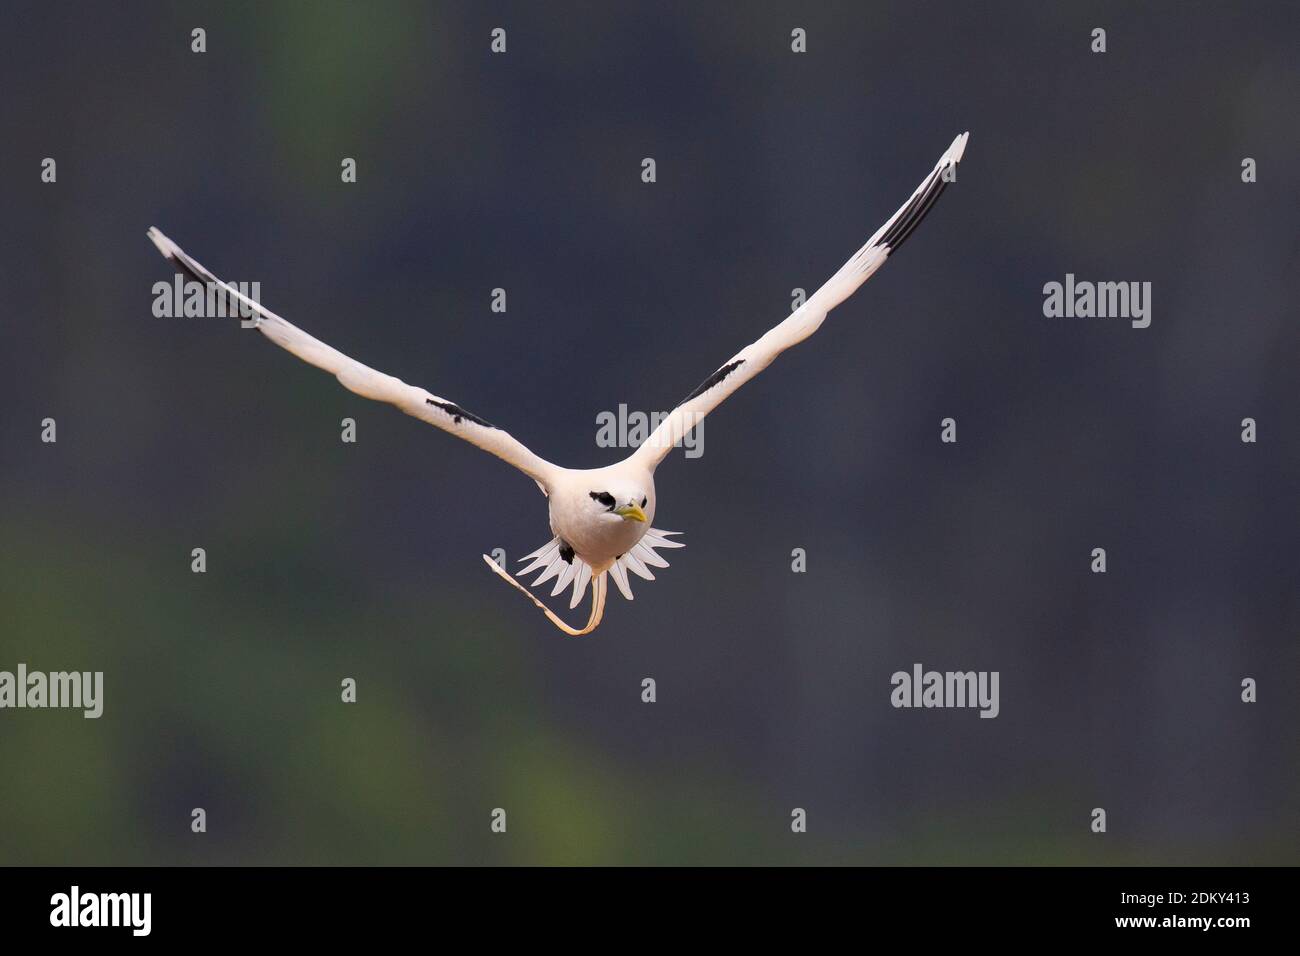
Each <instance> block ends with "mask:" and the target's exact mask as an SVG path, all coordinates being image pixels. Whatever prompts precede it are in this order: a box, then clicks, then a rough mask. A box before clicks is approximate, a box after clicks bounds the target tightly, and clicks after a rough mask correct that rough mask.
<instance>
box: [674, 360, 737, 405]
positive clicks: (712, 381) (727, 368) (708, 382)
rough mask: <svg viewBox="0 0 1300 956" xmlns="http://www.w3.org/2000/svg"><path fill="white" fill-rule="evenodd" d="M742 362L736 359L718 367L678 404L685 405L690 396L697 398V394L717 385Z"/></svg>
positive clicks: (701, 393) (699, 394)
mask: <svg viewBox="0 0 1300 956" xmlns="http://www.w3.org/2000/svg"><path fill="white" fill-rule="evenodd" d="M744 364H745V360H744V359H736V361H734V362H728V363H727V364H726V365H724V366H722V368H720V369H718V370H717V371H716V372H714V373H713V374H712V375H710V376H709V377H708V378H706V379H705V380H704V381H702V382H700V384H699V385H697V386H696V387H695V391H693V392H691V394H689V395H687V396H686V397H685V398H683V399H682V400H681V401H680V402H678V403H677V404H678V406H682V405H685V404H686V403H687V402H689V401H690V400H691V399H692V398H698V397H699V396H701V395H703V394H704V393H705V392H707V391H708V390H709V389H711V388H712V387H713V386H714V385H717V384H718V383H719V382H721V381H722V380H723V379H724V378H726V377H727V376H728V375H730V374H731V373H732V372H734V371H735V370H736V369H738V368H740V366H742V365H744Z"/></svg>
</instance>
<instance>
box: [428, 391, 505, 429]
mask: <svg viewBox="0 0 1300 956" xmlns="http://www.w3.org/2000/svg"><path fill="white" fill-rule="evenodd" d="M424 403H425V404H426V405H432V406H434V407H435V408H441V409H442V410H443V411H444V412H446V413H447V414H448V415H450V416H451V420H452V421H454V422H455V423H456V424H457V425H459V424H460V423H461V419H468V420H469V421H471V422H473V423H474V424H475V425H481V426H483V427H484V428H496V426H495V425H493V424H492V423H491V422H485V421H484V420H483V419H481V418H479V417H478V416H477V415H474V414H472V413H470V412H467V411H465V409H463V408H461V407H460V406H459V405H457V404H455V403H454V402H439V401H435V400H434V399H432V398H426V399H425V400H424Z"/></svg>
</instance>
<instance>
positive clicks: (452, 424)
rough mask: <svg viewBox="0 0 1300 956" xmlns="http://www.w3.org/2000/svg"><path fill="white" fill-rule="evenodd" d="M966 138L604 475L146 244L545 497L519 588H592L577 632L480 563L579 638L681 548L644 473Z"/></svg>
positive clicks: (858, 277) (860, 272)
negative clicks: (539, 535)
mask: <svg viewBox="0 0 1300 956" xmlns="http://www.w3.org/2000/svg"><path fill="white" fill-rule="evenodd" d="M969 136H970V134H969V133H962V134H961V135H960V136H958V137H957V138H956V139H954V140H953V141H952V145H951V146H949V147H948V150H947V152H945V153H944V154H943V156H942V157H941V158H940V159H939V162H938V163H936V164H935V166H934V168H933V169H932V170H931V171H930V174H929V175H928V176H926V177H925V179H924V180H923V181H922V182H921V185H919V186H918V187H917V188H916V190H915V192H913V193H912V195H911V197H910V198H909V199H908V200H907V202H905V203H904V204H903V205H902V207H901V208H900V209H899V210H898V211H897V212H896V213H894V214H893V215H892V216H891V217H890V218H889V220H888V221H887V222H886V223H885V224H884V225H883V226H881V227H880V228H879V229H878V230H876V232H875V234H874V235H872V237H871V238H870V239H868V240H867V242H866V244H865V245H863V246H862V248H861V249H859V250H858V251H857V252H855V253H854V254H853V256H852V258H850V259H849V260H848V261H847V262H846V263H844V265H843V266H841V267H840V269H839V271H837V272H836V273H835V274H834V275H833V276H831V277H830V279H828V280H827V281H826V283H825V284H824V285H822V287H821V288H820V289H818V290H817V291H816V292H815V293H813V295H812V296H811V297H810V298H808V300H807V301H805V302H804V303H803V304H802V305H801V306H799V308H798V309H796V310H795V311H794V312H792V313H791V314H790V316H789V317H788V318H786V319H785V321H783V322H781V323H780V324H779V325H777V326H775V327H773V328H771V329H769V330H768V331H767V332H766V333H765V334H764V335H763V336H762V337H761V338H760V339H758V340H757V341H756V342H753V343H751V344H750V345H747V346H745V347H744V348H743V349H741V350H740V351H739V352H737V353H736V354H735V355H733V356H732V357H731V358H730V359H728V360H727V361H726V362H724V363H723V364H722V365H721V366H720V367H719V368H718V369H717V371H715V372H714V373H713V374H711V375H710V376H709V377H708V378H706V379H705V380H704V381H703V382H701V383H700V384H699V386H697V387H696V389H695V390H694V391H693V392H691V393H690V394H689V395H687V396H686V398H684V399H683V400H682V401H681V402H680V403H679V404H678V405H677V407H676V408H674V409H673V410H672V411H671V412H670V413H669V414H668V415H667V416H666V417H665V418H664V419H663V420H662V421H661V422H660V424H659V426H658V427H657V428H656V429H655V430H654V431H653V432H652V433H651V434H650V436H649V437H648V438H647V439H646V441H645V442H643V443H642V444H641V445H640V447H638V448H637V449H636V450H635V451H634V452H633V453H632V454H631V455H629V456H628V457H627V458H625V459H624V460H623V461H621V462H619V463H617V464H614V465H609V466H607V467H604V468H586V469H579V468H562V467H560V466H559V465H555V464H552V463H551V462H549V461H547V460H546V459H544V458H540V457H538V456H537V455H536V454H534V453H533V452H532V451H530V450H529V449H528V448H526V447H525V446H524V445H523V444H522V443H520V442H519V441H517V440H516V439H515V438H514V437H513V436H511V435H510V433H509V432H507V431H505V430H504V429H501V428H498V427H497V426H495V425H493V424H491V423H489V422H487V421H485V420H484V419H482V418H479V417H478V416H477V415H473V414H471V413H470V412H467V411H465V409H464V408H462V407H461V406H459V405H457V404H456V403H455V402H452V401H450V400H448V399H445V398H441V397H439V396H437V395H434V394H433V393H432V392H428V391H425V390H424V389H423V388H418V387H416V386H414V385H407V384H406V383H405V382H403V381H402V380H401V379H398V378H394V377H393V376H391V375H386V374H384V373H383V372H379V371H376V370H375V369H372V368H369V367H367V366H365V365H362V364H361V363H360V362H358V361H356V360H355V359H352V358H349V357H348V356H346V355H344V354H343V353H342V352H340V351H338V350H337V349H334V348H331V347H330V346H328V345H326V344H325V343H324V342H321V341H320V340H319V339H315V338H313V337H312V336H310V335H308V334H307V333H306V332H304V331H302V330H301V329H299V328H298V327H297V326H296V325H292V324H290V323H289V322H287V321H285V320H284V319H282V318H280V316H278V315H276V314H275V313H274V312H271V311H270V310H269V309H267V308H265V307H264V306H262V305H261V304H260V303H258V302H255V301H253V300H252V299H250V298H249V297H248V296H246V295H244V294H243V293H242V292H240V291H239V290H238V289H237V288H235V287H234V286H232V285H229V284H227V283H225V282H222V281H221V280H220V279H218V278H217V277H216V276H214V275H213V274H212V273H211V272H209V271H208V270H207V269H205V268H204V267H203V266H202V265H200V264H199V263H198V262H197V261H196V260H195V259H193V258H192V257H191V256H189V255H187V254H186V253H185V252H184V251H183V250H182V249H181V248H180V246H178V245H176V243H174V242H172V241H171V240H170V239H168V238H167V237H166V236H165V235H163V234H162V232H160V231H159V230H158V229H156V228H150V229H149V232H148V235H149V238H150V239H152V240H153V242H154V245H156V246H157V247H158V250H159V251H160V252H161V253H162V254H163V255H164V256H166V257H167V259H169V260H171V261H172V262H173V263H174V264H175V265H176V266H177V267H179V268H180V269H182V270H184V271H185V272H186V273H188V274H189V275H190V276H191V277H192V278H193V279H195V280H197V281H198V282H200V283H204V284H208V283H211V284H214V285H215V287H216V288H218V289H222V290H224V291H225V294H226V295H227V296H231V297H233V298H234V299H236V300H237V301H239V302H241V303H243V305H244V306H245V307H246V310H251V311H252V314H253V316H254V322H255V325H256V327H257V328H258V329H260V330H261V331H262V334H263V335H265V336H266V337H267V338H269V339H270V340H271V341H272V342H274V343H276V344H277V345H279V346H281V347H282V348H285V349H287V350H289V351H290V352H292V353H293V354H294V355H296V356H298V358H300V359H302V360H303V361H304V362H308V363H310V364H312V365H315V366H316V367H317V368H322V369H324V370H325V371H327V372H330V373H331V374H333V375H334V376H335V377H337V378H338V380H339V381H340V382H341V383H343V386H344V387H345V388H347V389H349V390H351V391H353V392H355V393H356V394H358V395H361V396H363V397H364V398H370V399H374V400H376V401H380V402H388V403H389V404H391V405H396V406H397V407H398V408H400V409H401V410H402V411H404V412H406V413H407V414H408V415H412V416H414V417H416V418H419V419H421V420H422V421H426V422H428V423H429V424H430V425H436V426H437V427H438V428H441V429H443V430H444V431H448V432H451V433H452V434H453V435H456V436H457V437H459V438H463V439H465V440H466V441H468V442H470V443H471V444H474V445H477V446H478V447H479V448H482V449H483V450H484V451H487V452H490V453H492V454H493V455H496V456H497V457H498V458H500V459H502V460H503V461H506V462H508V463H509V464H511V465H514V466H515V467H516V468H518V469H519V470H520V471H522V472H523V473H524V474H526V475H527V476H528V477H530V478H532V479H533V480H534V481H535V482H536V483H537V486H538V488H540V489H541V491H542V494H544V495H545V496H546V499H547V503H548V505H549V510H550V525H551V533H552V534H553V535H554V537H552V538H551V540H550V541H548V542H547V543H546V544H544V545H543V546H542V547H540V548H538V549H537V550H536V551H534V552H532V553H531V554H528V555H525V556H524V557H523V558H522V559H520V560H522V561H527V562H529V563H528V565H527V566H526V567H524V568H522V569H521V570H520V571H519V572H518V576H519V577H524V576H525V575H529V574H532V573H533V572H534V571H540V572H541V574H540V575H539V576H538V577H537V579H536V580H535V581H533V584H532V586H533V587H536V586H538V585H540V584H543V583H545V582H546V581H548V580H550V579H551V578H555V579H556V580H555V585H554V588H553V589H552V591H551V596H552V597H555V596H557V595H559V594H560V593H561V592H562V591H563V590H564V589H565V588H567V587H569V586H570V585H572V587H573V596H572V598H571V600H570V601H569V608H570V609H573V608H576V607H577V606H578V604H579V603H580V602H581V601H582V598H583V596H584V595H585V593H586V591H587V586H588V585H590V586H591V592H592V602H591V614H590V616H589V617H588V620H587V623H586V625H585V626H583V627H582V628H574V627H570V626H569V625H568V624H566V623H565V622H564V621H563V620H562V619H561V618H560V617H559V616H558V615H557V614H555V613H554V612H553V611H552V610H551V609H550V608H548V607H547V606H546V605H545V604H543V603H542V602H541V601H540V600H539V599H538V598H537V597H535V596H534V595H533V593H532V592H531V591H529V590H528V588H526V587H525V586H524V585H522V584H520V583H519V581H518V580H516V578H515V577H514V576H512V575H511V574H510V573H509V572H507V571H506V570H504V569H503V568H501V567H500V566H499V565H498V564H497V563H496V562H495V561H493V560H492V558H490V557H489V556H488V555H486V554H485V555H483V560H484V561H486V562H487V565H488V567H489V568H491V569H492V571H493V572H494V573H496V574H497V575H499V576H500V577H502V578H503V579H505V580H506V581H507V582H508V583H509V584H510V585H511V586H513V587H514V588H516V589H518V590H519V591H520V592H521V593H522V594H524V595H525V596H527V597H528V598H529V599H530V600H531V601H532V602H533V603H534V604H535V605H537V607H538V608H540V609H541V610H542V612H543V613H545V614H546V616H547V618H548V619H549V620H550V621H551V622H552V623H553V624H554V625H555V626H556V627H558V628H559V629H560V630H562V631H563V632H564V633H566V634H570V635H573V636H574V637H579V636H581V635H583V634H589V633H591V632H592V631H594V630H595V629H596V627H597V625H599V624H600V621H601V618H602V617H603V616H604V613H605V596H606V591H607V590H608V587H609V584H608V582H609V580H610V579H613V581H614V584H615V585H617V587H618V589H619V591H620V592H622V594H623V596H624V597H625V598H627V599H628V600H629V601H630V600H632V589H631V586H630V584H629V580H628V573H629V572H631V573H632V574H635V575H637V576H638V577H640V578H644V579H645V580H647V581H653V580H654V572H652V571H651V570H650V569H651V568H652V567H653V568H666V567H668V562H667V561H666V560H664V558H663V557H662V556H660V554H659V553H658V552H659V551H662V550H665V549H670V548H681V547H684V545H683V544H682V542H680V541H676V540H673V537H674V535H676V534H679V532H673V531H662V530H660V529H658V528H654V527H651V524H652V522H653V521H654V517H655V511H656V506H657V504H658V502H657V500H656V498H655V483H654V473H655V469H656V468H657V467H658V466H659V464H660V463H661V462H662V461H663V460H664V458H665V457H666V456H667V454H668V452H669V451H671V450H672V448H673V447H674V446H675V445H676V444H677V443H678V442H679V441H680V440H681V439H682V438H683V437H684V436H685V435H686V434H687V432H689V431H690V429H691V428H693V427H694V426H695V425H697V424H698V423H699V422H700V421H701V420H702V419H703V418H704V416H705V415H707V414H708V413H709V412H711V411H712V410H713V409H715V408H717V407H718V405H720V404H721V403H722V402H723V401H724V400H725V399H726V398H727V397H729V396H730V395H731V394H732V393H733V392H735V391H736V390H737V389H738V388H740V386H742V385H744V384H745V383H746V382H748V381H749V380H750V379H751V378H753V377H754V376H755V375H757V374H758V373H759V372H761V371H762V370H763V369H765V368H767V366H768V365H770V364H771V363H772V360H773V359H775V358H776V357H777V356H778V355H780V354H781V353H782V352H784V351H785V350H786V349H788V348H790V347H791V346H792V345H797V344H798V343H800V342H802V341H803V340H804V339H806V338H808V336H810V335H812V334H813V333H814V332H816V331H817V329H818V328H819V327H820V326H821V324H822V321H823V320H824V319H825V318H826V314H827V313H828V312H829V311H830V310H831V309H833V308H835V306H837V305H839V304H840V303H841V302H843V301H844V300H845V299H847V298H848V297H849V296H850V295H852V294H853V293H854V292H855V291H856V290H857V288H858V287H859V286H860V285H862V283H864V282H866V281H867V279H869V278H870V277H871V275H872V274H873V273H874V272H875V271H876V270H877V269H879V268H880V267H881V265H883V264H884V262H885V260H886V259H887V258H889V256H890V255H892V254H893V253H894V252H896V251H897V250H898V248H899V247H900V246H901V245H902V244H903V243H904V242H905V241H906V240H907V237H908V236H910V235H911V234H912V230H914V229H915V228H916V227H917V225H918V224H919V223H920V222H921V220H922V219H923V218H925V215H926V213H928V212H929V211H930V209H931V207H933V205H934V203H935V200H937V199H938V198H939V194H940V193H942V192H943V191H944V189H945V188H946V187H947V185H948V183H949V182H952V181H953V180H954V179H955V176H954V174H953V172H952V171H953V169H954V168H955V167H956V165H957V163H958V162H959V161H960V160H961V158H962V154H963V153H964V152H965V149H966V141H967V139H968V138H969Z"/></svg>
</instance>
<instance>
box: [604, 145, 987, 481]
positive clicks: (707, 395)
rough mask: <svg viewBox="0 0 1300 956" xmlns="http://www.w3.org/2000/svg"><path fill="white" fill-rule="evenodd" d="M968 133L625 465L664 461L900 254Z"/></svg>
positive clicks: (650, 467)
mask: <svg viewBox="0 0 1300 956" xmlns="http://www.w3.org/2000/svg"><path fill="white" fill-rule="evenodd" d="M969 137H970V133H962V134H961V135H960V136H958V137H957V138H956V139H954V140H953V141H952V145H951V146H949V147H948V150H947V152H945V153H944V154H943V156H941V157H940V158H939V162H937V163H935V165H934V169H932V170H930V175H928V176H926V177H925V179H924V180H922V182H921V185H919V186H917V187H916V191H915V192H913V193H912V195H911V198H909V199H908V200H907V202H905V203H903V205H902V206H901V207H900V208H899V210H898V212H896V213H894V214H893V215H892V216H890V217H889V221H888V222H886V223H885V224H884V225H883V226H881V227H880V228H879V229H877V230H876V232H875V234H874V235H873V236H872V237H871V238H870V239H868V240H867V241H866V244H865V245H863V247H862V248H861V249H859V250H858V251H857V252H855V253H854V254H853V256H852V258H850V259H849V261H848V262H846V263H844V265H842V266H841V267H840V269H839V271H838V272H836V273H835V275H833V276H831V277H830V278H829V279H828V280H826V282H825V284H824V285H822V287H821V288H820V289H818V290H817V291H816V292H814V293H813V294H812V296H811V297H810V298H809V299H808V301H807V302H805V303H804V304H803V305H801V306H800V307H799V308H798V309H796V310H795V311H794V312H793V313H791V315H790V316H789V317H788V318H787V319H786V320H785V321H784V322H782V323H780V324H779V325H777V326H774V327H773V328H771V329H769V330H768V331H767V333H766V334H765V335H764V336H763V337H762V338H760V339H759V340H758V341H756V342H753V343H751V344H749V345H747V346H745V347H744V348H743V349H741V350H740V351H739V352H737V353H736V354H735V355H733V356H732V357H731V358H730V359H729V360H728V361H726V362H724V363H723V364H722V365H721V367H719V368H718V370H717V371H716V372H714V373H713V374H712V375H710V376H709V377H708V378H706V379H705V380H704V381H703V382H701V383H700V385H699V387H697V388H696V389H695V391H693V392H691V394H689V395H687V396H686V398H684V399H683V400H682V401H681V403H680V404H679V405H678V406H677V407H676V408H674V409H673V410H672V411H671V412H669V413H668V416H667V417H666V418H665V419H664V420H663V421H662V422H661V423H660V425H659V427H658V428H656V429H655V430H654V431H653V432H651V434H650V437H649V438H647V439H646V440H645V442H644V443H643V444H642V445H641V447H639V448H638V449H637V450H636V451H635V452H633V453H632V455H631V456H630V458H629V460H630V461H633V462H635V463H637V464H639V465H640V466H641V467H643V468H645V469H646V470H647V471H654V469H655V467H656V466H658V464H659V463H660V462H661V461H663V460H664V458H665V457H666V456H667V455H668V453H669V452H670V451H672V450H673V447H674V446H675V445H676V444H677V443H678V442H680V441H681V440H682V438H683V437H684V436H685V434H686V433H687V432H688V431H690V430H691V429H692V428H694V427H695V426H696V425H698V424H699V423H700V421H701V420H702V419H703V418H704V416H705V415H707V414H708V413H709V412H711V411H713V409H715V408H717V407H718V406H719V405H721V404H722V402H723V401H724V400H725V399H726V398H727V397H728V396H730V395H731V394H732V393H733V392H735V391H736V389H738V388H740V386H742V385H744V384H745V383H746V382H748V381H749V380H750V379H751V378H753V377H754V376H755V375H757V374H758V373H759V372H761V371H763V369H765V368H767V367H768V366H769V365H771V364H772V362H773V360H774V359H775V358H776V357H777V356H778V355H780V354H781V353H782V352H784V351H785V350H786V349H788V348H790V347H791V346H792V345H797V344H799V343H800V342H802V341H803V340H804V339H806V338H808V336H810V335H812V334H813V333H814V332H816V331H817V329H818V328H819V327H820V326H821V324H822V321H823V320H824V319H825V318H826V313H827V312H829V311H830V310H831V309H833V308H835V307H836V306H837V305H839V304H840V303H841V302H843V301H844V300H845V299H847V298H848V297H849V296H851V295H852V294H853V293H854V292H855V291H856V290H857V288H858V286H860V285H862V283H864V282H866V281H867V280H868V279H869V278H871V276H872V275H873V274H874V273H875V271H876V270H877V269H879V268H880V267H881V266H882V265H884V262H885V259H887V258H888V257H889V256H890V255H892V254H893V253H894V252H896V251H897V250H898V247H899V246H901V245H902V244H903V242H904V241H905V240H906V239H907V237H908V236H910V235H911V234H912V230H913V229H915V228H916V227H917V225H918V224H919V223H920V222H921V220H922V219H924V218H925V214H926V213H928V212H929V211H930V209H931V208H932V207H933V206H934V203H935V200H937V199H938V198H939V194H940V193H942V192H943V190H944V188H945V187H946V186H947V185H948V183H949V181H950V176H951V173H950V171H951V170H952V169H953V168H954V167H956V165H957V163H958V162H960V160H961V157H962V154H963V153H964V152H965V150H966V140H967V139H968V138H969Z"/></svg>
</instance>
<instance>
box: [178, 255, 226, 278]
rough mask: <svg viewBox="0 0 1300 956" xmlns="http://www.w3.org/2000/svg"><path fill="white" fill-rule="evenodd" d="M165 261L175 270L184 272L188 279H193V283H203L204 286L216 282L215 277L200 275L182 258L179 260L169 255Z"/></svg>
mask: <svg viewBox="0 0 1300 956" xmlns="http://www.w3.org/2000/svg"><path fill="white" fill-rule="evenodd" d="M167 261H168V262H170V263H171V264H172V265H174V266H175V267H176V268H177V269H179V270H180V271H181V272H184V273H185V274H186V275H187V276H189V277H190V278H191V279H193V280H194V281H195V282H199V283H203V284H205V285H206V284H207V283H209V282H216V281H218V280H217V278H216V276H213V275H204V274H203V273H201V272H199V271H198V270H197V269H195V268H194V267H193V266H191V265H190V264H189V263H188V262H186V261H185V260H184V259H183V258H181V257H180V256H176V255H170V256H168V257H167Z"/></svg>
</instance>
